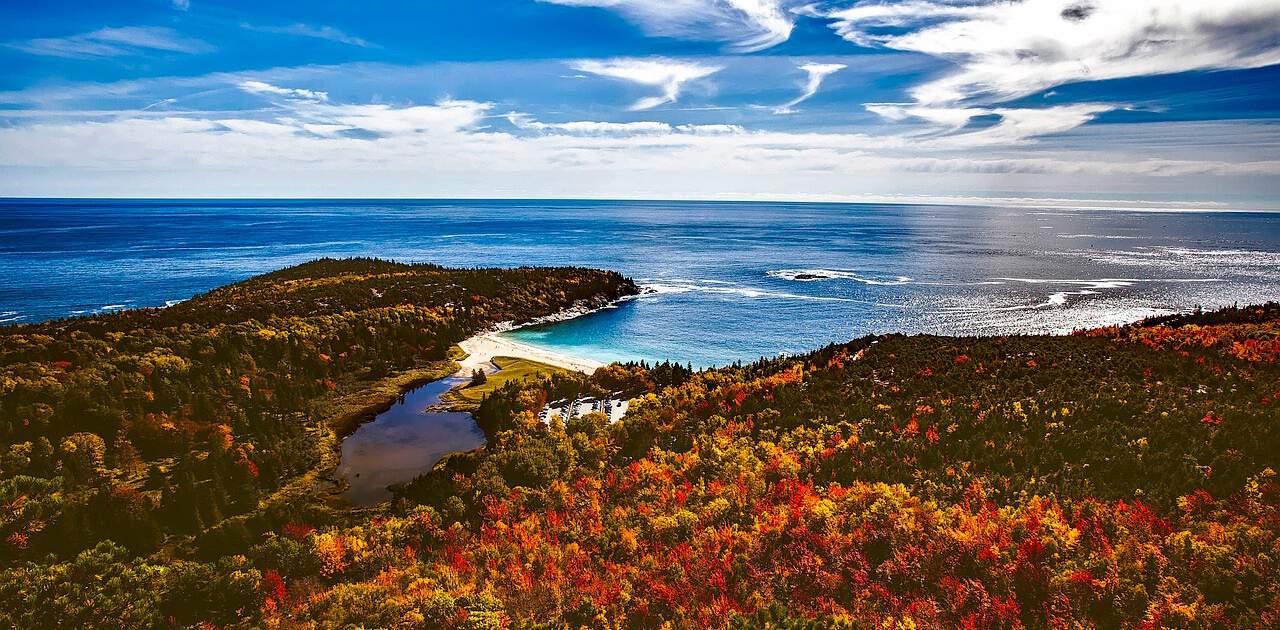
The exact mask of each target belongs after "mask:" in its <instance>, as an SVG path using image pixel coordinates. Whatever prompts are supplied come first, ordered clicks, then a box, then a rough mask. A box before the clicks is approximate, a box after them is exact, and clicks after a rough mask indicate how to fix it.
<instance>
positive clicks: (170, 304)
mask: <svg viewBox="0 0 1280 630" xmlns="http://www.w3.org/2000/svg"><path fill="white" fill-rule="evenodd" d="M183 302H186V300H165V301H164V307H165V308H169V307H170V306H173V305H175V304H181V303H183Z"/></svg>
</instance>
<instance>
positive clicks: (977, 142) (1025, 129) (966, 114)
mask: <svg viewBox="0 0 1280 630" xmlns="http://www.w3.org/2000/svg"><path fill="white" fill-rule="evenodd" d="M865 107H866V109H867V111H870V112H872V113H874V114H877V115H879V116H882V117H884V118H887V119H889V120H893V121H903V120H907V119H909V118H919V119H921V120H924V121H927V122H929V123H932V124H935V125H939V126H941V127H943V129H944V130H945V131H956V130H959V129H961V128H963V127H965V126H966V125H968V124H969V121H971V120H972V119H974V118H976V117H979V116H991V115H994V116H999V118H1000V120H999V121H998V122H996V124H994V125H992V126H990V127H987V128H985V129H980V130H977V131H971V132H968V133H959V134H954V135H949V136H945V137H944V138H938V139H935V140H933V142H934V143H935V144H940V145H953V146H969V147H972V146H983V145H1014V144H1018V143H1021V142H1025V141H1027V140H1028V139H1031V138H1036V137H1040V136H1047V135H1051V134H1056V133H1062V132H1065V131H1070V130H1072V129H1075V128H1076V127H1079V126H1081V125H1083V124H1085V123H1087V122H1089V121H1091V120H1093V119H1094V118H1096V117H1097V116H1098V115H1099V114H1102V113H1105V112H1109V111H1111V110H1114V109H1116V108H1117V106H1115V105H1109V104H1103V103H1079V104H1076V105H1061V106H1057V107H1040V108H1031V107H1022V108H1016V107H992V108H986V107H925V106H916V105H904V104H896V103H868V104H867V105H865Z"/></svg>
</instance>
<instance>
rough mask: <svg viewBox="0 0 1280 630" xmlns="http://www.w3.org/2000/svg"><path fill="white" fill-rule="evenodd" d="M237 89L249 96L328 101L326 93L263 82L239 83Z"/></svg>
mask: <svg viewBox="0 0 1280 630" xmlns="http://www.w3.org/2000/svg"><path fill="white" fill-rule="evenodd" d="M238 87H239V88H240V89H241V90H244V91H245V92H248V93H250V94H259V95H264V96H281V97H284V98H287V99H299V100H304V101H318V102H323V101H327V100H329V93H328V92H321V91H318V90H304V89H301V88H283V87H279V86H276V85H272V84H270V83H267V82H265V81H252V80H250V81H241V82H240V84H239V86H238Z"/></svg>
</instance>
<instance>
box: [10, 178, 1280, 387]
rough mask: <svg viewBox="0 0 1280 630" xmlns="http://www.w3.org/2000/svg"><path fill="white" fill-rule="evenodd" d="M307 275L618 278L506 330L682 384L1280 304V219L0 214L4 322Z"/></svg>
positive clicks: (439, 204)
mask: <svg viewBox="0 0 1280 630" xmlns="http://www.w3.org/2000/svg"><path fill="white" fill-rule="evenodd" d="M318 256H380V257H385V258H394V259H399V260H406V261H431V262H437V263H441V264H447V265H462V266H516V265H583V266H591V267H601V268H608V269H615V270H618V271H621V272H623V273H625V274H628V275H630V276H632V277H634V278H636V279H637V280H638V281H639V282H641V283H642V284H645V285H646V286H648V287H650V288H651V289H652V290H653V291H654V292H653V293H651V294H648V295H646V296H643V297H641V298H639V299H636V300H633V301H630V302H627V303H625V304H623V305H621V306H619V307H618V308H615V309H610V310H607V311H604V312H601V313H597V314H594V315H591V316H588V317H585V318H582V319H579V320H574V321H571V322H566V323H561V324H557V325H554V326H551V327H545V328H535V329H526V330H520V331H516V332H514V333H511V334H512V335H513V336H515V337H517V338H518V339H520V340H521V341H525V342H527V343H533V344H535V345H543V346H546V347H550V348H552V349H556V350H559V351H562V352H566V353H569V354H575V355H581V356H586V357H590V358H595V359H599V360H605V361H607V360H614V359H648V360H661V359H673V360H677V361H680V362H690V363H693V364H695V365H699V366H702V365H711V364H722V363H727V362H731V361H735V360H751V359H754V358H757V357H759V356H762V355H774V354H777V353H781V352H801V351H804V350H806V349H810V348H813V347H815V346H819V345H822V344H825V343H829V342H832V341H841V340H847V339H849V338H851V337H857V336H861V335H864V334H868V333H876V332H887V331H902V332H929V333H950V334H961V333H978V334H1004V333H1016V332H1064V331H1068V330H1070V329H1072V328H1075V327H1083V326H1094V325H1099V324H1106V323H1115V322H1121V321H1129V320H1132V319H1135V318H1138V317H1141V316H1144V315H1149V314H1154V313H1161V312H1167V311H1170V310H1187V309H1191V308H1194V307H1195V306H1197V305H1205V306H1213V305H1221V304H1230V303H1232V302H1241V303H1247V302H1259V301H1264V300H1267V299H1280V215H1276V214H1267V213H1149V212H1131V211H1120V210H1064V209H1060V208H1036V207H1026V208H1008V207H971V206H965V207H960V206H957V207H948V206H910V205H875V204H785V203H689V202H597V201H565V202H550V201H538V202H528V201H287V202H280V201H201V202H175V201H33V200H0V323H16V322H30V321H39V320H42V319H49V318H55V317H65V316H69V315H78V314H88V313H95V312H107V311H111V310H115V309H119V308H130V307H137V306H160V305H164V304H165V303H166V302H169V301H172V300H180V299H185V298H187V297H190V296H191V295H193V294H195V293H198V292H201V291H205V290H208V289H211V288H213V287H216V286H219V285H222V284H226V283H228V282H233V281H236V280H240V279H243V278H246V277H248V276H250V275H253V274H256V273H261V272H265V271H269V270H271V269H275V268H278V267H281V266H284V265H288V264H293V263H297V262H302V261H305V260H308V259H311V258H315V257H318Z"/></svg>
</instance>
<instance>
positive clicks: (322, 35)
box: [240, 23, 377, 48]
mask: <svg viewBox="0 0 1280 630" xmlns="http://www.w3.org/2000/svg"><path fill="white" fill-rule="evenodd" d="M240 27H241V28H243V29H245V30H249V31H257V32H259V33H276V34H281V35H296V36H298V37H311V38H314V39H325V40H329V41H332V42H338V43H340V44H347V45H349V46H358V47H360V48H376V47H377V46H376V45H375V44H373V43H372V42H370V41H368V40H366V39H363V38H360V37H356V36H355V35H350V34H348V33H346V32H344V31H342V30H339V29H337V28H334V27H332V26H326V25H323V24H321V25H318V26H317V25H312V24H302V23H298V24H289V25H286V26H258V25H254V24H248V23H243V24H241V25H240Z"/></svg>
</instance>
